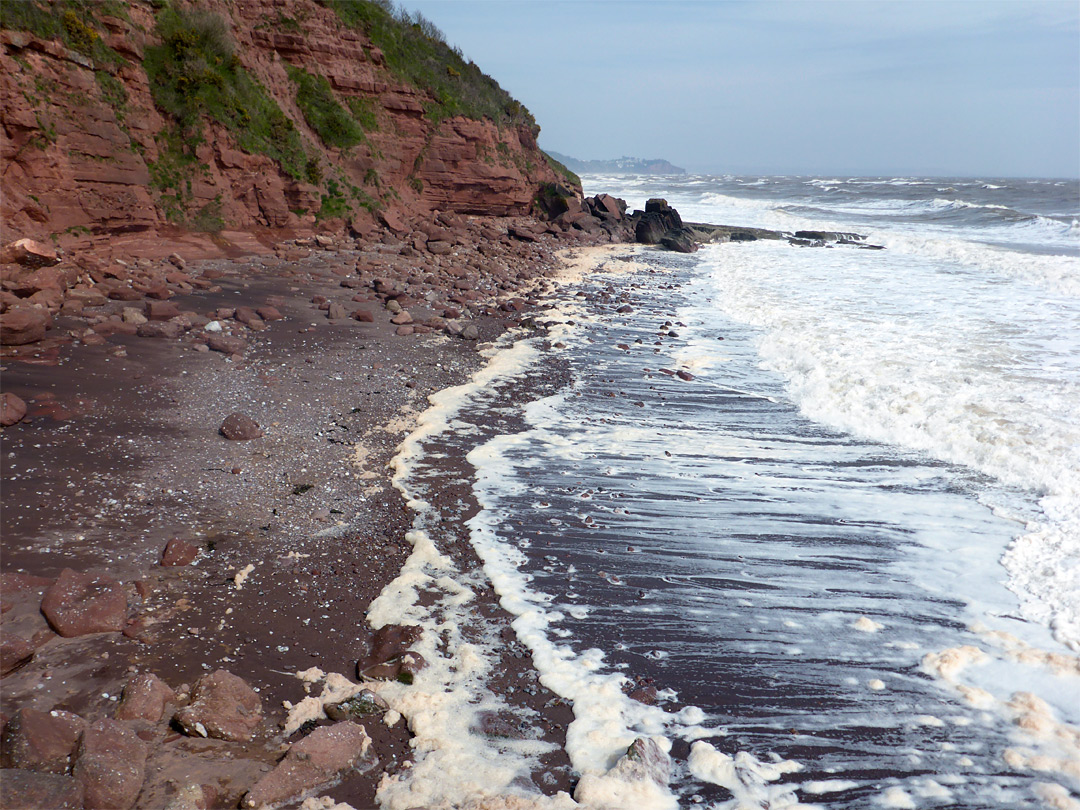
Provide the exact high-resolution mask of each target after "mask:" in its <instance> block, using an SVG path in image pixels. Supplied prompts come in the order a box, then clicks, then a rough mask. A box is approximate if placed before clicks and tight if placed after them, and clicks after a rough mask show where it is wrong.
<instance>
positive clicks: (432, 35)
mask: <svg viewBox="0 0 1080 810" xmlns="http://www.w3.org/2000/svg"><path fill="white" fill-rule="evenodd" d="M323 2H324V4H325V5H327V6H329V7H330V8H332V9H333V10H334V11H335V12H337V15H338V16H339V17H340V18H341V20H342V21H343V22H344V23H345V24H346V25H348V26H350V27H352V28H360V29H362V30H363V31H364V33H365V34H367V36H368V38H369V39H370V40H371V41H372V43H373V44H374V45H375V46H376V47H377V48H379V50H381V51H382V52H383V56H384V57H385V58H386V64H387V66H388V67H389V68H390V70H391V71H393V73H394V75H395V76H397V77H398V78H399V79H401V80H402V81H403V82H406V83H408V84H411V85H412V86H413V87H416V88H417V89H419V90H424V91H427V92H428V93H429V94H430V95H431V97H432V99H433V101H432V103H430V104H429V105H428V108H427V115H428V117H429V118H431V119H433V120H436V121H439V120H442V119H443V118H452V117H453V116H455V115H462V116H465V117H466V118H472V119H475V120H482V119H485V118H486V119H489V120H491V121H493V122H495V123H496V124H498V125H500V126H501V125H508V126H521V125H524V126H527V127H529V128H530V129H531V130H532V131H533V136H534V137H535V135H536V133H538V132H539V131H540V128H539V127H538V126H537V125H536V119H534V118H533V116H532V113H530V112H529V111H528V110H527V109H526V108H525V107H524V106H522V104H521V102H519V101H515V100H514V99H513V98H511V96H510V94H509V93H507V92H506V91H505V90H503V89H502V88H501V87H500V86H499V83H498V82H496V81H495V80H494V79H493V78H491V77H490V76H488V75H487V74H486V73H484V72H483V71H482V70H480V68H479V67H477V66H476V64H475V63H474V62H471V61H470V62H467V61H465V58H464V57H463V56H462V54H461V51H460V50H458V49H457V48H452V47H450V46H449V45H448V44H447V43H446V39H445V38H444V36H443V33H442V32H441V31H440V30H439V29H438V28H437V27H436V26H435V25H434V24H433V23H432V22H431V21H430V20H428V19H426V18H425V17H424V16H423V15H422V14H420V13H419V12H417V13H415V14H410V13H409V12H408V11H405V10H404V9H397V10H395V9H394V6H393V3H391V2H389V0H376V2H369V0H323Z"/></svg>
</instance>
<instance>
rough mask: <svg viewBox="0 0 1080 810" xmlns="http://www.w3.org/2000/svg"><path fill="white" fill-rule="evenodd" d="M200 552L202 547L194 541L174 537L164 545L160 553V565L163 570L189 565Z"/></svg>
mask: <svg viewBox="0 0 1080 810" xmlns="http://www.w3.org/2000/svg"><path fill="white" fill-rule="evenodd" d="M200 551H202V546H200V545H199V544H198V543H196V542H195V541H193V540H188V539H186V538H184V537H174V538H172V539H171V540H169V542H168V543H166V544H165V548H164V549H163V550H162V552H161V565H162V566H164V567H165V568H172V567H175V566H178V565H189V564H190V563H193V562H195V558H196V557H198V556H199V552H200Z"/></svg>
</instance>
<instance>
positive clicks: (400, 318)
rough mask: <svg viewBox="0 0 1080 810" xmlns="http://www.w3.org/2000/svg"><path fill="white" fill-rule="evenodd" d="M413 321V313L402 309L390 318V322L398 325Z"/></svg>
mask: <svg viewBox="0 0 1080 810" xmlns="http://www.w3.org/2000/svg"><path fill="white" fill-rule="evenodd" d="M412 322H413V318H412V315H410V314H409V313H408V312H406V311H405V310H402V311H401V312H399V313H398V314H397V315H395V316H394V317H393V318H391V319H390V323H392V324H395V325H397V326H403V325H405V324H407V323H412Z"/></svg>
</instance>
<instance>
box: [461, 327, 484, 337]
mask: <svg viewBox="0 0 1080 810" xmlns="http://www.w3.org/2000/svg"><path fill="white" fill-rule="evenodd" d="M461 337H463V338H464V339H465V340H479V339H480V330H479V329H477V328H476V326H475V325H473V324H471V323H470V324H469V325H468V326H466V327H465V328H464V329H462V330H461Z"/></svg>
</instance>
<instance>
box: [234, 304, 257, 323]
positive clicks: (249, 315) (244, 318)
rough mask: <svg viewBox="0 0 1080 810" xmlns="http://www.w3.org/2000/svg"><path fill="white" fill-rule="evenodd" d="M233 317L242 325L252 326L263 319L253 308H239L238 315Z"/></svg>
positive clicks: (237, 309)
mask: <svg viewBox="0 0 1080 810" xmlns="http://www.w3.org/2000/svg"><path fill="white" fill-rule="evenodd" d="M233 317H234V318H236V320H238V321H240V323H242V324H250V323H251V322H252V321H255V320H260V321H261V320H262V318H260V317H259V313H258V312H256V311H255V309H254V308H253V307H237V308H236V314H235V315H233Z"/></svg>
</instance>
